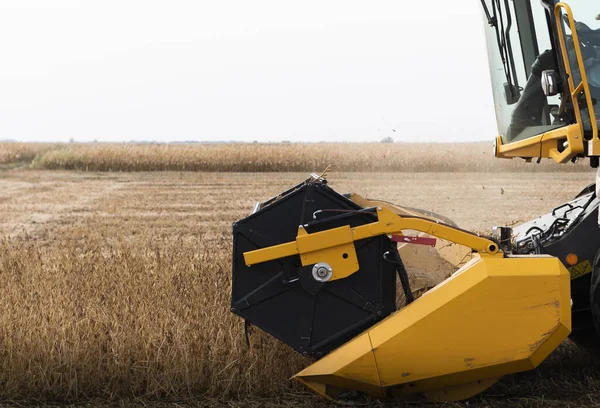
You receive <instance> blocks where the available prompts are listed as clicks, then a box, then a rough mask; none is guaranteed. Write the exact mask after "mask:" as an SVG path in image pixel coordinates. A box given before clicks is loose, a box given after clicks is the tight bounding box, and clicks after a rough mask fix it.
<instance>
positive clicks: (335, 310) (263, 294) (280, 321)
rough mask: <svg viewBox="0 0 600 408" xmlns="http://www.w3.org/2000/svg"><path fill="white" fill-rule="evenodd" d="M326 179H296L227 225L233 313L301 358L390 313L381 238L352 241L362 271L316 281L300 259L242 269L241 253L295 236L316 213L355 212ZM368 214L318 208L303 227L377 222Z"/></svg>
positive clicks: (391, 282)
mask: <svg viewBox="0 0 600 408" xmlns="http://www.w3.org/2000/svg"><path fill="white" fill-rule="evenodd" d="M360 209H361V207H359V206H358V205H356V204H355V203H353V202H352V201H350V200H348V199H347V198H345V197H344V196H342V195H340V194H338V193H337V192H335V191H334V190H332V189H331V188H329V187H328V186H327V184H326V182H325V181H317V182H311V181H307V182H305V183H302V184H299V185H297V186H295V187H294V188H291V189H289V190H287V191H286V192H284V193H282V194H281V195H279V196H277V197H275V198H272V199H271V200H268V201H266V202H265V203H262V204H261V205H260V209H259V210H258V211H257V212H255V213H254V214H252V215H250V216H248V217H247V218H244V219H242V220H240V221H238V222H236V223H234V226H233V276H232V298H231V310H232V312H233V313H235V314H237V315H239V316H241V317H242V318H244V319H246V320H247V321H248V322H250V323H251V324H253V325H255V326H257V327H259V328H261V329H262V330H264V331H266V332H267V333H269V334H271V335H272V336H274V337H276V338H278V339H280V340H281V341H283V342H285V343H286V344H288V345H289V346H291V347H292V348H294V349H295V350H297V351H298V352H300V353H302V354H304V355H311V356H315V357H320V356H322V355H324V354H326V353H328V352H329V351H331V350H333V349H334V348H336V347H338V346H340V345H342V344H343V343H345V342H346V341H348V340H350V339H352V338H353V337H355V336H356V335H357V334H359V333H361V332H362V331H364V330H366V329H367V328H369V327H370V326H372V325H373V324H374V323H376V322H377V321H379V320H381V319H383V318H384V317H385V316H387V315H389V314H390V313H391V312H392V311H394V310H395V297H396V275H395V265H394V264H392V263H388V262H385V261H384V259H383V254H384V253H385V252H387V251H389V250H390V249H391V248H392V245H393V244H392V242H391V241H390V240H389V239H388V238H387V237H385V236H380V237H375V238H371V239H365V240H361V241H357V242H355V247H356V252H357V256H358V261H359V265H360V269H359V271H358V272H356V273H354V274H353V275H351V276H349V277H347V278H345V279H340V280H336V281H330V282H325V283H321V282H317V281H316V280H315V279H314V278H313V276H312V265H308V266H304V267H303V266H302V265H301V262H300V257H299V256H297V255H295V256H290V257H287V258H284V259H280V260H275V261H270V262H265V263H262V264H258V265H253V266H250V267H247V266H246V265H245V262H244V257H243V254H244V252H247V251H252V250H255V249H259V248H264V247H268V246H272V245H277V244H281V243H284V242H290V241H294V240H295V239H296V235H297V232H298V226H299V225H304V224H307V223H309V222H311V221H313V213H314V212H315V211H317V210H360ZM375 217H376V216H375V215H374V214H370V213H358V214H357V213H352V214H345V215H344V216H343V217H340V216H339V212H338V213H336V212H322V213H320V214H319V221H320V222H318V223H315V224H314V225H313V226H308V227H307V228H306V230H307V232H309V233H313V232H317V231H321V230H325V229H330V228H335V227H339V226H342V225H350V226H352V227H353V226H357V225H363V224H366V223H369V222H373V221H374V220H376V218H375Z"/></svg>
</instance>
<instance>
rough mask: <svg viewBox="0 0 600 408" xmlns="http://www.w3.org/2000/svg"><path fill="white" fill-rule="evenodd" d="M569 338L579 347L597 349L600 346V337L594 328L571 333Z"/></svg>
mask: <svg viewBox="0 0 600 408" xmlns="http://www.w3.org/2000/svg"><path fill="white" fill-rule="evenodd" d="M569 339H570V340H571V341H572V342H573V343H575V344H577V346H579V347H583V348H586V349H597V348H599V346H600V338H599V337H598V334H597V333H596V330H594V329H585V330H579V331H577V332H575V333H571V335H570V336H569Z"/></svg>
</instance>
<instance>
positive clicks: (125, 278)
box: [0, 168, 600, 407]
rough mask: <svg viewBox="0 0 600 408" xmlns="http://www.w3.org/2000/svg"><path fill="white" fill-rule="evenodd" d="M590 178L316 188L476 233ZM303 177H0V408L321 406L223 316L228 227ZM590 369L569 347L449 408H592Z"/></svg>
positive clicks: (341, 178) (596, 392) (402, 177)
mask: <svg viewBox="0 0 600 408" xmlns="http://www.w3.org/2000/svg"><path fill="white" fill-rule="evenodd" d="M593 176H594V174H593V173H592V171H587V172H585V171H583V172H577V173H520V174H516V173H507V172H501V173H467V172H455V173H444V172H438V173H418V172H417V173H415V172H411V173H403V172H393V173H376V172H369V173H343V172H335V171H334V172H333V173H331V174H330V175H329V177H328V178H329V180H330V185H331V186H332V187H334V188H335V189H337V190H338V191H341V192H350V191H352V192H356V193H359V194H361V195H363V196H367V197H372V198H383V199H386V200H388V201H392V202H396V203H400V204H403V205H407V206H413V207H420V208H424V209H428V210H433V211H435V212H437V213H440V214H444V215H447V216H449V217H450V218H453V219H454V220H455V221H456V222H457V223H458V224H459V225H460V226H461V227H463V228H466V229H471V230H475V231H487V230H489V228H490V227H491V226H492V225H497V224H507V223H509V224H512V223H515V222H518V221H525V220H527V219H529V218H533V217H535V216H536V215H539V214H541V213H543V212H545V211H548V210H550V209H552V208H553V207H554V206H555V205H558V204H560V203H562V202H563V201H564V200H567V199H569V198H571V197H572V196H574V194H576V193H577V192H578V191H579V190H580V189H582V188H583V187H585V186H587V185H588V184H590V183H591V182H593V181H594V177H593ZM306 177H307V174H306V173H304V172H302V173H209V172H137V173H111V172H72V171H71V172H69V171H48V170H32V169H26V168H16V169H12V170H7V171H3V172H1V173H0V235H2V240H1V242H0V279H1V282H2V285H0V310H1V311H2V312H1V313H0V399H1V400H4V401H36V402H41V403H45V404H48V403H50V404H51V403H58V402H60V403H64V402H84V403H85V402H89V401H93V402H94V404H98V403H100V404H115V402H114V401H119V400H121V399H126V401H129V402H131V401H133V402H135V401H137V403H138V404H141V405H144V404H147V403H152V404H159V405H160V404H162V403H165V404H166V403H167V402H168V401H176V402H178V403H186V404H191V405H194V404H195V405H198V404H199V405H202V404H213V405H220V404H234V405H236V404H237V405H253V406H269V405H290V406H291V405H298V404H305V405H306V406H309V405H315V404H324V405H326V403H325V402H322V401H321V400H320V399H318V398H315V397H313V396H312V395H311V394H308V393H306V391H305V390H304V389H302V388H300V387H298V386H296V385H294V384H292V383H290V382H289V381H288V378H289V377H290V376H291V375H292V374H294V373H295V372H297V371H298V370H299V369H300V368H302V367H304V366H305V365H307V364H308V363H309V361H308V360H305V359H303V358H301V357H299V356H297V355H296V354H295V353H294V352H293V351H291V350H289V349H288V348H287V347H285V346H283V345H281V344H279V343H278V342H277V341H274V340H272V339H270V338H267V337H264V336H262V335H261V333H259V332H258V331H253V332H252V333H251V336H250V339H251V345H250V347H247V346H246V344H245V341H244V335H243V323H242V321H241V320H240V319H238V318H236V317H235V316H233V315H232V314H230V313H229V293H230V273H231V271H230V268H231V264H230V256H231V223H232V222H233V221H235V220H236V219H239V218H242V217H244V216H246V215H247V214H248V213H249V212H250V211H251V209H252V206H253V204H254V203H255V202H256V201H259V200H264V199H267V198H270V197H271V196H274V195H277V194H278V193H279V192H281V191H283V190H284V189H286V188H288V187H290V186H292V185H294V184H296V183H297V182H300V181H302V180H304V179H305V178H306ZM594 363H597V361H595V355H594V353H593V352H589V351H587V350H583V349H579V348H577V347H575V346H574V345H573V344H572V343H570V342H569V341H567V342H566V343H565V344H563V345H562V346H561V348H560V349H559V350H558V351H557V352H555V354H554V355H553V356H552V357H551V358H550V359H549V360H548V361H547V362H545V363H544V364H543V365H542V367H541V368H540V369H539V370H537V371H534V372H532V373H527V374H520V375H516V376H509V377H507V378H505V379H504V380H503V381H501V382H500V383H499V384H497V385H496V386H494V387H493V388H492V389H490V390H488V391H487V392H486V393H484V394H483V396H481V397H478V398H476V399H474V400H472V401H469V402H468V403H460V404H450V406H454V405H457V406H467V404H468V406H492V407H504V406H506V407H508V406H532V407H533V406H536V407H537V406H590V405H599V404H600V383H599V381H600V372H599V371H598V370H597V369H596V368H595V364H594ZM157 401H159V402H157ZM160 401H162V402H160ZM165 401H167V402H165ZM371 403H372V404H379V403H377V402H371ZM348 404H350V405H352V406H364V405H365V404H369V401H366V400H359V401H357V402H351V403H348ZM397 404H400V405H401V406H403V405H404V403H397ZM416 405H417V404H415V403H409V404H408V406H416ZM430 406H431V405H430ZM446 406H448V404H447V405H446Z"/></svg>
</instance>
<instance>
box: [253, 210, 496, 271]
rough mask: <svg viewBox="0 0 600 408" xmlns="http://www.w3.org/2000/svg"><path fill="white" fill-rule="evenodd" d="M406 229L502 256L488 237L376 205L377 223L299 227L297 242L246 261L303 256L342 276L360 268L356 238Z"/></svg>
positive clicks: (257, 252)
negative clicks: (316, 228)
mask: <svg viewBox="0 0 600 408" xmlns="http://www.w3.org/2000/svg"><path fill="white" fill-rule="evenodd" d="M403 230H414V231H420V232H424V233H427V234H429V235H432V236H435V237H438V238H441V239H445V240H448V241H450V242H454V243H456V244H459V245H464V246H466V247H469V248H471V249H473V250H475V251H477V252H479V253H480V254H481V255H483V256H492V255H495V256H502V251H501V250H500V248H498V245H497V244H496V243H495V242H494V241H492V240H490V239H488V238H485V237H480V236H478V235H476V234H473V233H470V232H467V231H463V230H461V229H458V228H455V227H451V226H449V225H445V224H441V223H438V222H435V221H432V220H429V219H424V218H417V217H402V216H399V215H397V214H395V213H394V212H392V211H390V210H388V209H386V208H377V221H376V222H373V223H370V224H365V225H361V226H358V227H354V228H350V226H348V225H346V226H344V227H339V228H333V229H329V230H326V231H321V232H315V233H312V234H309V233H308V232H307V231H306V230H305V229H304V228H303V227H302V226H300V227H299V228H298V236H297V237H296V240H295V241H292V242H286V243H284V244H279V245H274V246H271V247H267V248H262V249H257V250H254V251H249V252H245V253H244V261H245V263H246V265H247V266H251V265H256V264H259V263H263V262H268V261H272V260H275V259H281V258H285V257H288V256H292V255H300V259H301V262H302V265H303V266H307V265H312V264H316V263H318V262H325V263H327V264H329V265H330V266H331V268H332V271H333V275H332V277H331V279H330V280H335V279H341V278H345V277H347V276H349V275H351V274H353V273H354V272H356V271H357V270H358V269H359V265H358V258H357V256H356V250H355V248H354V241H358V240H361V239H366V238H372V237H375V236H378V235H392V234H402V231H403Z"/></svg>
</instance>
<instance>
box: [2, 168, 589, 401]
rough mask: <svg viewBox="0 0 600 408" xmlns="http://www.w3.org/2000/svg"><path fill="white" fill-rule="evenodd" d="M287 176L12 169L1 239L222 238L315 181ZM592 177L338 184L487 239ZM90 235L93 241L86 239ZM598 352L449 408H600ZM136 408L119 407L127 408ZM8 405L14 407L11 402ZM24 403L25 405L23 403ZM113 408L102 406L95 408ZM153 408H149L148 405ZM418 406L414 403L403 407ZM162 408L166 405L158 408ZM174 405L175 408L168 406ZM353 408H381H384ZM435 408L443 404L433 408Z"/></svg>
mask: <svg viewBox="0 0 600 408" xmlns="http://www.w3.org/2000/svg"><path fill="white" fill-rule="evenodd" d="M307 176H308V175H306V174H299V173H283V174H273V173H271V174H265V173H190V172H186V173H178V172H172V173H158V172H155V173H78V172H66V171H65V172H51V171H32V170H11V171H5V172H2V173H0V236H3V237H5V238H7V239H11V240H19V239H23V238H26V239H28V240H32V239H33V240H36V241H38V242H40V244H43V243H44V242H51V241H55V240H61V239H62V238H61V237H64V236H69V237H70V239H72V237H74V236H76V234H80V233H81V234H83V233H82V231H86V230H89V229H93V230H94V231H95V232H96V233H99V234H102V235H103V236H106V237H111V236H119V237H122V238H123V237H124V238H126V239H129V240H135V239H136V237H137V236H140V234H143V235H148V234H152V235H155V236H160V237H176V238H180V239H195V240H198V245H200V246H202V245H203V243H205V242H208V241H210V240H213V239H216V237H217V236H219V235H220V234H222V232H223V231H228V230H230V228H231V223H232V222H233V221H235V220H236V219H239V218H242V217H244V216H245V215H247V214H248V213H249V212H250V211H251V210H252V207H253V205H254V203H255V202H256V201H264V200H265V199H268V198H270V197H272V196H275V195H277V194H278V193H280V192H281V191H283V190H285V189H286V188H289V187H290V186H292V185H294V184H296V183H298V182H300V181H302V180H304V179H306V178H307ZM594 176H595V174H594V173H593V172H592V171H590V172H589V173H566V174H557V173H547V174H546V173H530V174H514V173H501V174H474V173H451V174H441V173H435V174H428V173H386V174H372V173H335V172H334V173H332V174H330V175H329V177H328V179H329V182H330V185H331V186H332V187H334V188H335V189H336V190H338V191H340V192H356V193H359V194H361V195H363V196H365V197H369V198H381V199H385V200H387V201H391V202H395V203H398V204H402V205H406V206H411V207H418V208H422V209H426V210H431V211H434V212H436V213H439V214H443V215H446V216H448V217H450V218H452V219H453V220H454V221H455V222H456V223H457V224H458V225H459V226H460V227H462V228H465V229H469V230H474V231H481V232H486V231H489V229H490V227H491V226H493V225H506V224H516V223H519V222H523V221H527V220H529V219H531V218H533V217H535V216H537V215H541V214H543V213H545V212H548V211H550V210H552V208H553V207H555V206H557V205H559V204H561V203H563V202H564V201H565V200H568V199H570V198H572V197H574V196H575V195H576V194H577V193H578V192H579V191H580V190H581V189H583V188H584V187H586V186H587V185H588V184H590V183H593V182H594ZM82 236H83V235H82ZM594 360H595V353H592V352H589V351H587V350H582V349H577V348H576V347H575V346H574V345H573V344H571V343H570V342H569V341H567V342H566V343H565V344H563V345H562V346H561V348H560V349H559V350H558V351H557V352H556V353H555V354H554V355H553V356H552V357H551V358H550V359H549V361H547V362H545V363H544V364H543V365H542V367H541V368H540V369H538V370H536V371H534V372H531V373H526V374H520V375H515V376H509V377H507V378H506V379H504V380H503V381H501V382H500V383H499V384H498V385H496V386H494V387H493V388H492V389H490V390H488V391H487V392H486V393H484V394H483V396H481V397H478V398H476V399H474V400H471V401H468V402H464V403H460V404H446V405H445V406H482V407H483V406H492V407H505V406H506V407H508V406H523V407H542V406H561V407H562V406H572V407H573V406H595V405H600V382H599V381H600V373H599V372H598V371H597V370H596V368H595V365H594V364H593V363H594ZM128 403H129V402H111V401H107V402H106V405H109V406H120V405H123V404H128ZM177 403H178V404H180V405H190V406H217V405H232V406H292V405H294V406H296V405H306V406H313V405H328V403H325V402H322V401H321V400H319V399H316V398H314V397H312V396H308V395H305V396H297V395H296V396H282V397H281V399H279V398H275V399H266V400H252V401H238V402H231V401H222V400H210V399H208V400H206V401H204V400H202V401H200V400H183V401H177ZM7 404H9V405H12V404H15V403H11V402H9V401H7ZM16 404H18V403H16ZM97 404H100V405H104V404H105V402H103V401H95V402H93V403H92V405H97ZM139 404H141V405H145V404H146V402H139ZM395 404H398V406H416V404H414V403H403V402H399V403H395ZM154 405H156V406H159V405H163V403H154ZM165 405H167V403H165ZM345 405H349V406H369V405H375V406H378V405H380V403H379V402H374V401H363V400H360V401H356V402H349V403H347V404H345ZM429 406H433V405H429Z"/></svg>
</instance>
